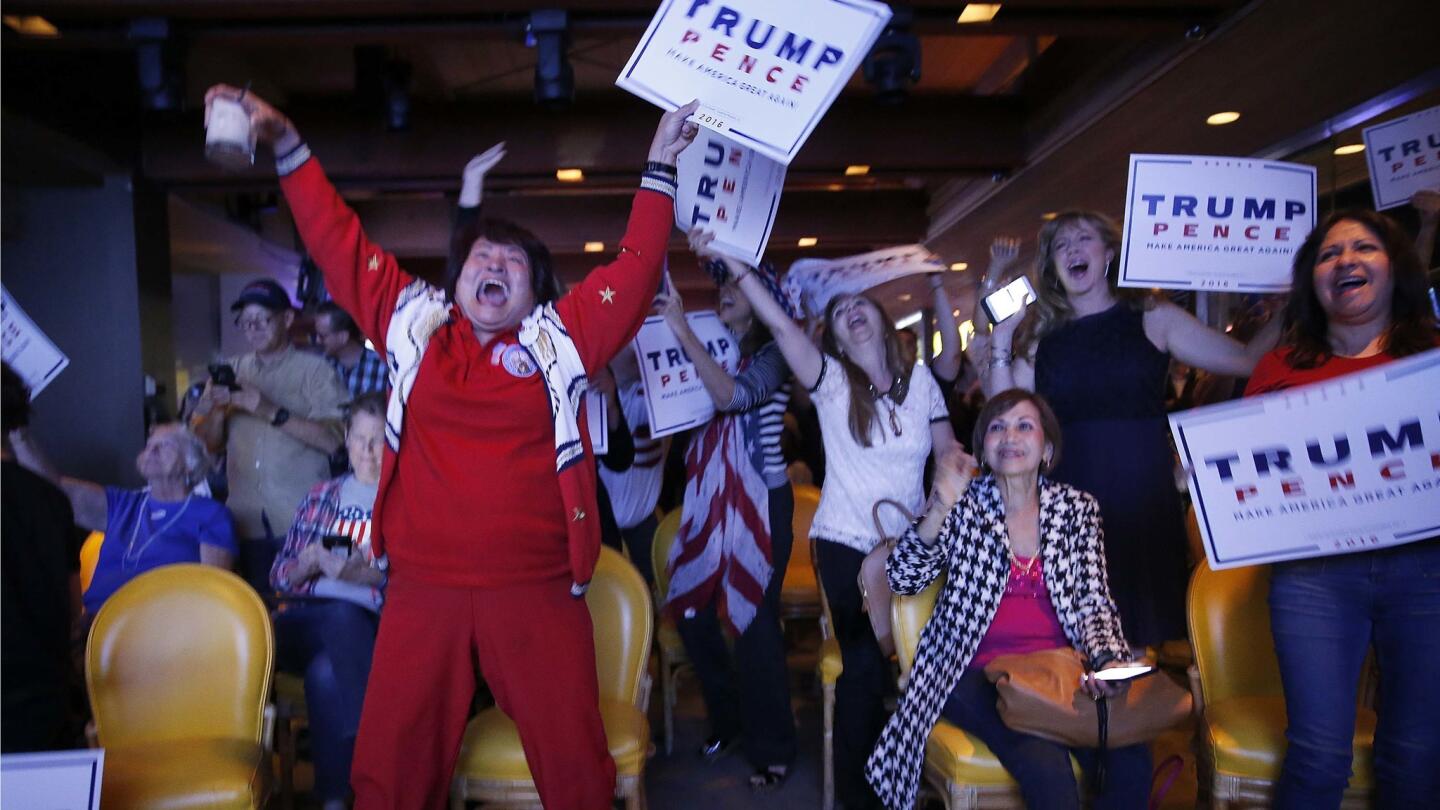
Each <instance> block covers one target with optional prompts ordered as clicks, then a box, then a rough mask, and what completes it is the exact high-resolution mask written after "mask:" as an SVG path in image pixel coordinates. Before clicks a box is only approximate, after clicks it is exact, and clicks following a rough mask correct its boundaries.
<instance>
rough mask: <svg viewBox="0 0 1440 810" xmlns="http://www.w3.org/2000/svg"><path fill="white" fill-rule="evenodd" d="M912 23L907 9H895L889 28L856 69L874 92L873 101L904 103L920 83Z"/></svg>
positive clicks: (917, 52)
mask: <svg viewBox="0 0 1440 810" xmlns="http://www.w3.org/2000/svg"><path fill="white" fill-rule="evenodd" d="M913 19H914V15H913V14H912V13H911V12H910V11H909V10H908V9H904V8H897V9H895V13H894V16H892V17H891V18H890V24H889V25H888V26H887V27H886V28H885V30H884V31H883V32H882V33H881V34H880V37H879V39H876V40H875V44H874V45H873V46H871V48H870V53H868V54H866V55H865V61H864V62H862V63H861V65H860V71H861V73H863V74H864V76H865V81H867V82H869V83H870V85H871V86H873V87H874V88H875V98H876V99H878V100H879V101H880V102H881V103H882V104H899V103H900V102H902V101H904V100H905V96H906V94H907V93H909V91H910V87H911V85H914V84H917V83H919V81H920V38H919V37H917V36H915V33H914V32H913V31H911V30H910V23H911V22H912V20H913Z"/></svg>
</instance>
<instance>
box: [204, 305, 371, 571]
mask: <svg viewBox="0 0 1440 810" xmlns="http://www.w3.org/2000/svg"><path fill="white" fill-rule="evenodd" d="M230 311H231V312H234V313H236V318H235V326H236V327H238V328H239V329H240V331H241V333H242V334H243V335H244V336H245V341H246V342H247V343H248V344H250V348H251V349H253V351H251V352H250V353H248V354H244V355H241V356H240V357H237V358H235V359H234V360H233V361H231V363H230V365H231V366H232V367H233V368H234V370H235V380H236V383H237V387H236V388H235V389H233V390H232V389H230V388H229V387H227V386H224V385H217V384H216V383H215V382H214V381H213V380H212V381H211V382H209V383H207V384H206V386H205V392H204V393H203V394H201V396H200V400H199V402H198V403H197V404H196V406H195V415H194V417H193V419H194V427H195V431H196V433H197V434H199V436H200V437H201V438H203V439H204V440H205V443H206V444H208V445H209V446H210V448H211V450H213V451H216V452H218V451H219V450H220V448H222V447H223V448H224V449H225V454H226V462H225V470H226V475H227V477H228V478H229V482H230V499H229V501H228V502H227V504H226V505H227V506H229V507H230V511H231V513H233V514H234V516H235V525H236V529H237V531H238V533H239V535H240V537H241V538H242V539H241V542H240V573H241V574H242V575H243V576H244V577H245V579H246V580H247V581H249V582H250V583H251V584H252V585H254V586H255V587H256V589H257V590H261V591H264V590H267V589H268V588H269V580H270V564H271V562H272V561H273V559H274V557H275V554H276V552H277V551H278V550H279V543H280V540H281V539H282V538H284V537H285V533H286V532H287V531H289V529H290V521H291V519H292V518H293V517H294V515H295V507H296V506H298V505H299V504H300V500H301V499H302V498H304V496H305V493H306V492H308V491H309V490H310V488H311V487H313V486H314V485H315V484H316V483H318V482H320V481H323V480H325V479H326V478H328V477H329V475H330V464H329V456H330V455H331V454H332V453H334V452H335V450H336V449H337V448H338V447H339V446H340V442H341V430H340V418H341V407H342V406H343V404H344V403H345V401H346V400H347V399H349V394H348V393H347V392H346V390H345V386H344V384H343V383H341V381H340V377H339V375H337V374H336V373H335V370H334V369H333V368H331V367H330V365H329V364H327V363H326V362H325V359H324V358H323V357H320V356H319V355H314V354H308V353H305V352H300V351H296V350H295V348H294V347H293V346H291V345H290V337H289V333H290V326H291V324H292V323H293V322H294V320H295V311H294V309H293V308H292V307H291V304H290V296H288V295H286V293H285V290H284V289H282V288H281V287H280V285H279V284H277V283H275V282H274V281H271V280H270V279H262V280H260V281H255V282H251V283H250V284H247V285H246V286H245V289H244V290H242V291H241V292H240V297H239V298H238V299H236V301H235V303H233V304H231V305H230Z"/></svg>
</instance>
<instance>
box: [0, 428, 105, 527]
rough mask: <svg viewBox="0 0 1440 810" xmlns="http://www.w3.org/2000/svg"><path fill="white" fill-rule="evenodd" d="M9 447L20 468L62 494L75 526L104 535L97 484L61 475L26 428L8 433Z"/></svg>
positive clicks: (102, 506)
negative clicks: (58, 489)
mask: <svg viewBox="0 0 1440 810" xmlns="http://www.w3.org/2000/svg"><path fill="white" fill-rule="evenodd" d="M10 446H11V447H12V448H13V449H14V451H15V460H16V461H18V462H19V463H20V466H22V467H24V468H25V469H27V470H29V471H30V472H33V473H35V474H36V475H38V476H40V477H41V478H44V479H45V480H47V481H49V482H50V483H52V484H54V485H55V486H57V487H59V488H60V490H61V491H62V492H64V493H65V497H66V498H68V499H69V500H70V510H71V511H72V512H74V513H75V523H76V525H78V526H81V527H84V528H86V529H90V530H91V531H96V532H103V531H105V519H106V511H107V510H106V501H105V488H104V487H102V486H100V485H99V484H93V483H91V482H89V481H82V480H80V479H79V478H69V477H67V476H64V475H61V474H60V471H59V470H57V469H56V468H55V465H54V464H52V463H51V462H50V459H49V458H48V457H47V456H46V455H45V452H44V451H43V450H41V449H40V445H39V444H38V443H37V442H36V441H35V439H34V437H32V436H31V435H30V428H28V427H24V428H17V429H15V430H12V431H10Z"/></svg>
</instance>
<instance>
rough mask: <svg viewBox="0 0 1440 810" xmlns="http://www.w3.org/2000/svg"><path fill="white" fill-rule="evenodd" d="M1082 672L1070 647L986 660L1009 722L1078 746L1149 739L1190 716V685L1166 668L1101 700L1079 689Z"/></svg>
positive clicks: (1080, 660) (1003, 715)
mask: <svg viewBox="0 0 1440 810" xmlns="http://www.w3.org/2000/svg"><path fill="white" fill-rule="evenodd" d="M1084 672H1085V661H1084V659H1083V658H1082V657H1081V656H1080V653H1079V652H1078V651H1076V650H1073V649H1069V648H1062V649H1055V650H1041V651H1039V652H1033V653H1027V654H1025V655H1002V656H1000V657H999V658H996V659H994V660H993V661H991V662H990V663H988V664H986V665H985V677H986V678H987V679H989V680H990V682H991V683H993V684H995V690H996V691H997V692H998V693H999V698H998V699H997V700H996V702H995V707H996V708H997V709H998V710H999V711H1000V719H1002V720H1004V721H1005V725H1007V726H1009V727H1010V728H1013V729H1015V730H1016V731H1021V732H1024V733H1026V734H1033V735H1035V736H1036V737H1043V738H1045V739H1047V740H1053V741H1055V742H1058V743H1063V744H1065V745H1068V746H1072V747H1075V748H1104V747H1106V746H1115V747H1124V746H1127V745H1134V744H1136V743H1142V742H1148V741H1150V740H1153V739H1155V738H1156V737H1158V736H1160V734H1161V732H1164V731H1166V730H1168V729H1170V728H1173V727H1175V726H1177V725H1179V724H1180V723H1182V722H1184V721H1185V718H1186V717H1188V716H1189V715H1190V710H1191V697H1190V692H1189V690H1187V689H1185V688H1183V687H1181V686H1180V685H1179V684H1178V683H1176V682H1175V680H1174V679H1173V678H1171V677H1170V676H1169V675H1167V674H1165V673H1164V672H1163V671H1160V672H1156V673H1154V674H1153V675H1149V676H1146V677H1143V678H1137V679H1135V680H1133V681H1130V682H1128V683H1127V684H1126V688H1125V689H1124V690H1123V691H1122V692H1121V693H1120V694H1118V695H1116V696H1114V697H1112V698H1104V699H1101V700H1095V699H1093V698H1091V697H1090V696H1089V695H1087V694H1086V693H1085V692H1084V691H1083V690H1081V689H1080V688H1079V684H1080V676H1081V675H1082V674H1083V673H1084ZM1106 715H1108V717H1107V716H1106ZM1102 717H1103V718H1104V721H1103V722H1102Z"/></svg>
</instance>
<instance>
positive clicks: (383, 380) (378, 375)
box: [325, 349, 390, 400]
mask: <svg viewBox="0 0 1440 810" xmlns="http://www.w3.org/2000/svg"><path fill="white" fill-rule="evenodd" d="M325 361H326V362H328V363H329V364H330V367H331V368H333V369H335V373H337V374H339V375H340V379H342V380H344V381H345V388H346V389H347V390H349V391H350V399H351V400H354V399H356V398H357V397H359V396H360V395H361V394H368V393H370V392H372V391H375V392H379V393H382V394H383V393H385V392H386V391H388V390H389V389H390V375H389V373H387V371H386V369H385V361H384V360H383V359H382V358H381V357H380V355H378V354H376V353H375V352H372V351H370V350H369V349H362V350H361V351H360V361H359V362H358V363H356V364H355V367H354V368H352V369H350V370H349V371H346V370H345V367H344V366H342V365H340V359H339V358H337V357H331V356H329V355H326V356H325Z"/></svg>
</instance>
